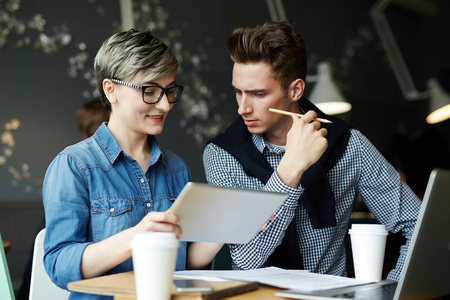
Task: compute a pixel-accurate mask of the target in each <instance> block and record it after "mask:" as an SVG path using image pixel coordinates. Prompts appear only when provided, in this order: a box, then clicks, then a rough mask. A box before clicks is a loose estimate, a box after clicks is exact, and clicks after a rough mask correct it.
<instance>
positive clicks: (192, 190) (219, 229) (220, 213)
mask: <svg viewBox="0 0 450 300" xmlns="http://www.w3.org/2000/svg"><path fill="white" fill-rule="evenodd" d="M288 196H289V194H287V193H277V192H268V191H262V190H251V189H243V188H231V187H219V186H213V185H208V184H205V183H194V182H189V183H188V184H186V186H185V187H184V188H183V190H182V191H181V193H180V195H178V198H177V199H176V200H175V202H174V203H173V205H172V207H171V209H170V210H171V211H172V212H173V213H174V214H175V215H177V216H178V217H179V218H180V223H179V225H180V227H181V229H182V231H183V234H182V236H181V240H182V241H190V242H217V243H229V244H244V243H248V242H249V241H250V240H251V239H252V238H253V237H254V236H255V235H256V234H257V233H258V231H259V230H260V229H261V227H262V226H263V225H264V224H265V223H266V222H267V220H268V219H269V218H270V217H271V216H272V215H273V214H274V212H275V211H276V210H277V209H278V207H280V205H281V204H282V203H283V202H284V201H285V200H286V199H287V197H288Z"/></svg>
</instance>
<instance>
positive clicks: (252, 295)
mask: <svg viewBox="0 0 450 300" xmlns="http://www.w3.org/2000/svg"><path fill="white" fill-rule="evenodd" d="M210 283H211V285H212V286H213V288H214V289H215V290H216V288H218V287H220V288H223V287H224V285H230V286H232V285H236V284H239V283H236V282H210ZM68 289H69V291H76V292H82V293H92V294H100V295H107V296H114V299H115V300H135V299H136V289H135V283H134V273H133V272H125V273H119V274H113V275H106V276H100V277H96V278H92V279H85V280H80V281H75V282H71V283H69V285H68ZM277 291H280V289H277V288H272V287H265V286H260V287H259V288H258V289H257V290H254V291H250V292H246V293H242V294H239V295H235V296H231V297H226V298H222V299H233V300H239V299H255V300H256V299H277V300H281V299H282V298H280V297H277V296H275V295H274V293H275V292H277ZM186 294H187V293H176V292H175V291H173V293H172V300H178V299H180V300H181V299H187V298H186V297H185V296H186ZM189 295H192V293H189ZM190 299H195V298H192V297H190ZM198 299H202V298H201V295H199V298H198Z"/></svg>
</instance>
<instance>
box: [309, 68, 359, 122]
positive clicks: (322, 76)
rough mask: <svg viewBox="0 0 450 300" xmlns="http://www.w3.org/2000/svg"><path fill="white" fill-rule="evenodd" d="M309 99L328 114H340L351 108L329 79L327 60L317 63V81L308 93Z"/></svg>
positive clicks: (329, 72)
mask: <svg viewBox="0 0 450 300" xmlns="http://www.w3.org/2000/svg"><path fill="white" fill-rule="evenodd" d="M309 100H311V101H312V102H313V103H314V104H315V105H316V106H317V107H318V108H319V109H320V110H321V111H323V112H324V113H326V114H329V115H337V114H342V113H345V112H348V111H349V110H351V108H352V106H351V104H350V103H348V102H347V101H346V100H345V98H344V96H343V95H342V94H341V92H340V91H339V89H338V88H337V86H336V84H335V83H334V82H333V80H332V79H331V66H330V65H329V63H327V62H321V63H319V65H318V76H317V83H316V84H315V85H314V87H313V89H312V91H311V94H310V95H309Z"/></svg>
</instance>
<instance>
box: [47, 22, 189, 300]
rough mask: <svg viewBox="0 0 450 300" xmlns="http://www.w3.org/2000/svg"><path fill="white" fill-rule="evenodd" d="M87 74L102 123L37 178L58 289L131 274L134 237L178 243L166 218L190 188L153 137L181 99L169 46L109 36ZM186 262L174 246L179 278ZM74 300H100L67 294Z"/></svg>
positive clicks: (135, 34)
mask: <svg viewBox="0 0 450 300" xmlns="http://www.w3.org/2000/svg"><path fill="white" fill-rule="evenodd" d="M94 67H95V71H96V73H97V81H98V87H99V90H100V92H101V100H102V103H103V105H104V106H105V108H106V109H107V110H111V115H110V119H109V122H108V123H106V122H105V123H103V124H102V125H101V126H100V127H99V128H98V129H97V131H96V133H95V134H94V135H93V136H92V137H90V138H88V139H86V140H84V141H82V142H80V143H78V144H75V145H72V146H69V147H67V148H66V149H64V150H63V151H62V152H61V153H59V154H58V156H57V157H56V158H55V159H54V160H53V162H52V163H51V164H50V166H49V168H48V170H47V173H46V175H45V179H44V186H43V198H44V208H45V217H46V222H47V224H46V225H47V233H46V237H45V243H44V250H45V257H44V264H45V268H46V270H47V273H48V274H49V276H50V278H51V279H52V281H53V282H54V283H55V284H57V285H58V286H60V287H62V288H66V287H67V284H68V283H69V282H71V281H76V280H81V279H85V278H91V277H95V276H99V275H102V274H110V273H119V272H125V271H130V270H132V261H131V249H130V241H131V239H132V238H133V236H134V234H136V233H138V232H145V231H165V232H174V233H175V234H176V235H177V236H178V237H179V236H180V235H181V229H180V228H179V227H178V226H177V223H178V218H177V217H176V216H175V215H172V214H171V213H170V212H168V211H167V210H168V208H169V207H170V206H171V204H172V202H173V201H174V200H175V198H176V197H177V195H178V194H179V193H180V191H181V190H182V188H183V187H184V185H185V184H186V183H187V182H189V181H190V180H191V174H190V171H189V169H188V167H187V165H186V164H185V162H184V161H183V160H182V159H181V158H179V157H178V156H176V155H175V154H173V153H171V152H168V151H165V150H163V149H161V147H160V146H159V144H158V142H157V141H156V139H155V137H154V136H155V135H157V134H160V133H161V132H162V130H163V126H164V122H165V120H166V117H167V114H168V113H169V111H170V110H171V109H172V107H173V105H174V103H175V102H176V101H177V100H179V99H180V96H181V93H182V91H183V87H182V86H180V85H177V84H176V83H175V76H176V74H177V71H178V62H177V60H176V58H175V56H174V55H173V53H172V52H171V51H170V50H169V49H168V47H167V46H166V45H165V44H164V43H163V42H162V41H161V40H160V39H159V38H157V37H155V36H153V35H152V33H151V32H149V31H136V30H129V31H127V32H120V33H116V34H114V35H113V36H111V37H110V38H108V39H107V40H106V41H105V42H104V43H103V45H102V47H101V48H100V50H99V51H98V53H97V55H96V57H95V64H94ZM185 259H186V245H185V243H180V248H179V250H178V256H177V264H176V269H177V270H182V269H184V268H185ZM77 298H83V299H87V298H89V299H102V298H101V297H99V296H94V295H85V294H77V293H71V296H70V299H77Z"/></svg>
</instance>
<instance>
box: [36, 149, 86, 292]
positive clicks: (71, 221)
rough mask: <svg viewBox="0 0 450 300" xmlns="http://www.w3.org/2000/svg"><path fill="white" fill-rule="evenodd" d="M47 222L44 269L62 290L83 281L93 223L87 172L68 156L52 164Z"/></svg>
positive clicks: (48, 177) (46, 202) (46, 185)
mask: <svg viewBox="0 0 450 300" xmlns="http://www.w3.org/2000/svg"><path fill="white" fill-rule="evenodd" d="M43 201H44V209H45V218H46V236H45V240H44V252H45V254H44V266H45V269H46V271H47V273H48V275H49V277H50V279H51V280H52V281H53V282H54V283H55V284H56V285H58V286H59V287H61V288H64V289H67V284H68V283H69V282H72V281H76V280H81V279H82V276H81V269H80V266H81V258H82V256H83V251H84V249H85V248H86V247H87V246H88V245H89V244H90V243H89V242H86V240H87V236H88V224H89V219H90V204H89V195H88V189H87V187H86V180H85V175H84V173H83V171H82V170H81V169H80V168H79V167H78V164H77V162H76V161H75V160H74V159H73V158H72V157H71V156H69V155H68V154H66V153H61V154H59V155H58V156H57V157H56V158H55V159H54V161H53V162H52V163H51V164H50V166H49V168H48V170H47V173H46V175H45V179H44V184H43Z"/></svg>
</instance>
